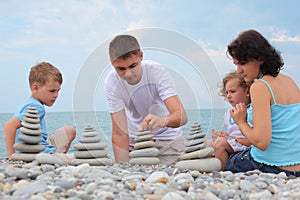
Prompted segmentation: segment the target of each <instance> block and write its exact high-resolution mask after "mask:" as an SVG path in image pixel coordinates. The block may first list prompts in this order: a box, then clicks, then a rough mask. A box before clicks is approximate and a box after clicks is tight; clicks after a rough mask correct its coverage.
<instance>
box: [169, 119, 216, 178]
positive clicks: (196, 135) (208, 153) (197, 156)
mask: <svg viewBox="0 0 300 200" xmlns="http://www.w3.org/2000/svg"><path fill="white" fill-rule="evenodd" d="M205 136H206V133H205V132H203V131H202V129H201V125H200V124H199V123H198V122H195V123H193V124H192V125H191V127H190V132H189V135H188V136H187V137H186V140H187V143H186V149H185V151H184V153H183V154H182V155H181V156H180V161H179V162H177V163H176V165H175V167H177V168H179V169H180V170H186V169H188V170H198V171H200V172H212V171H219V170H220V169H221V162H220V160H219V159H217V158H214V157H212V156H213V155H214V148H213V147H207V146H206V143H205V140H206V139H205Z"/></svg>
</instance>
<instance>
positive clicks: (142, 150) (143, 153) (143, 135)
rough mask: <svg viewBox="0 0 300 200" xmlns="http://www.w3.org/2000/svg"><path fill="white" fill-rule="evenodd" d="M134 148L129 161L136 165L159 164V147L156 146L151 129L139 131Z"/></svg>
mask: <svg viewBox="0 0 300 200" xmlns="http://www.w3.org/2000/svg"><path fill="white" fill-rule="evenodd" d="M134 142H135V144H134V150H133V151H131V152H130V153H129V158H130V160H129V163H130V164H136V165H157V164H159V163H160V160H159V158H157V157H156V156H157V155H158V149H157V148H155V147H154V145H155V143H154V141H153V135H152V134H151V132H150V131H139V132H138V133H137V137H136V138H135V139H134Z"/></svg>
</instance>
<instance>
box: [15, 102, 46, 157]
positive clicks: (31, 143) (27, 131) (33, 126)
mask: <svg viewBox="0 0 300 200" xmlns="http://www.w3.org/2000/svg"><path fill="white" fill-rule="evenodd" d="M21 125H22V127H21V128H20V134H19V135H18V139H19V140H20V141H21V143H15V144H14V148H15V149H16V150H17V152H16V153H14V154H12V156H11V160H20V161H25V162H31V161H33V160H35V158H36V155H37V154H38V153H40V152H41V151H43V150H44V149H45V146H44V145H41V144H39V142H41V141H42V136H41V134H42V132H43V131H42V130H41V129H40V118H39V116H38V111H37V109H36V108H34V107H28V108H27V110H26V113H25V114H24V121H22V122H21Z"/></svg>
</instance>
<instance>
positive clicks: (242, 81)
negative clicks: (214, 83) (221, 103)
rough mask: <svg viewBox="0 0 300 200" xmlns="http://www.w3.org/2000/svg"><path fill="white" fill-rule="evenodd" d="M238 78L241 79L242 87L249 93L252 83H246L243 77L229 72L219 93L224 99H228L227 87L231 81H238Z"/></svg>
mask: <svg viewBox="0 0 300 200" xmlns="http://www.w3.org/2000/svg"><path fill="white" fill-rule="evenodd" d="M236 78H237V79H239V83H240V86H241V87H242V88H244V89H245V90H246V91H248V92H249V88H250V86H251V83H246V81H245V80H244V78H243V77H242V76H241V75H239V74H238V73H236V72H235V71H233V72H229V73H228V74H226V75H225V77H224V78H223V82H222V86H221V89H220V91H219V95H220V96H223V97H224V98H226V96H227V92H226V87H225V86H226V84H227V82H228V81H229V80H232V79H236Z"/></svg>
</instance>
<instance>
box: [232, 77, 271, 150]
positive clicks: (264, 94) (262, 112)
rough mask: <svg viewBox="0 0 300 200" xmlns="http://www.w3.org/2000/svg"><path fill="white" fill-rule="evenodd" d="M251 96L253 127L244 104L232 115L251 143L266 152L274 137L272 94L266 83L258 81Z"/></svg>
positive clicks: (236, 107)
mask: <svg viewBox="0 0 300 200" xmlns="http://www.w3.org/2000/svg"><path fill="white" fill-rule="evenodd" d="M250 96H251V102H252V116H253V127H250V126H249V125H248V123H247V109H246V106H245V105H244V104H242V103H240V104H237V105H236V106H235V107H234V108H233V109H232V110H231V111H230V114H231V116H232V118H233V120H234V121H235V123H236V124H237V125H238V126H239V129H240V130H241V132H242V133H243V134H244V135H245V137H246V138H247V139H248V140H249V142H250V143H251V144H253V145H254V146H255V147H257V148H259V149H260V150H266V149H267V147H268V145H269V143H270V141H271V137H272V124H271V110H270V101H271V94H270V92H269V89H268V88H267V86H265V84H264V83H262V82H260V81H256V82H254V83H253V84H252V86H251V88H250Z"/></svg>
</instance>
